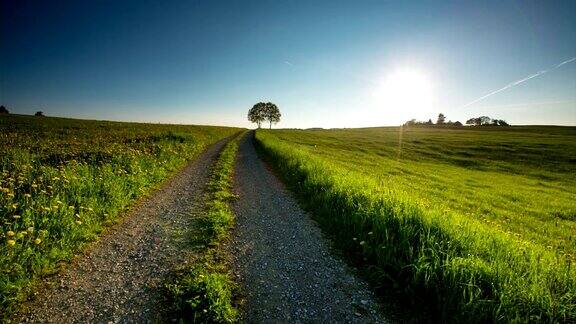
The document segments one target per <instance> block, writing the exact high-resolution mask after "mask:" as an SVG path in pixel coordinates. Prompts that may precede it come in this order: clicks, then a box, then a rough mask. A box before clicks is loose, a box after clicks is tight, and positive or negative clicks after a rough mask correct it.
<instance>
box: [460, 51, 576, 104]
mask: <svg viewBox="0 0 576 324" xmlns="http://www.w3.org/2000/svg"><path fill="white" fill-rule="evenodd" d="M574 61H576V57H573V58H570V59H567V60H566V61H563V62H561V63H559V64H556V65H554V66H553V67H551V68H549V69H547V70H542V71H538V72H536V73H534V74H531V75H529V76H527V77H525V78H522V79H520V80H517V81H514V82H512V83H509V84H507V85H506V86H504V87H503V88H500V89H498V90H494V91H492V92H490V93H487V94H485V95H483V96H482V97H480V98H477V99H474V100H472V101H470V102H469V103H467V104H465V105H464V106H461V107H460V108H459V109H462V108H466V107H469V106H471V105H473V104H475V103H477V102H478V101H481V100H484V99H486V98H488V97H490V96H493V95H495V94H497V93H499V92H502V91H504V90H507V89H510V88H512V87H515V86H517V85H519V84H521V83H524V82H526V81H528V80H530V79H534V78H536V77H539V76H541V75H542V74H545V73H548V72H550V71H552V70H556V69H557V68H559V67H561V66H562V65H564V64H568V63H570V62H574Z"/></svg>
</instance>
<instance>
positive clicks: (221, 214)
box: [167, 134, 244, 323]
mask: <svg viewBox="0 0 576 324" xmlns="http://www.w3.org/2000/svg"><path fill="white" fill-rule="evenodd" d="M242 136H244V134H240V135H239V136H237V137H236V138H235V139H233V140H231V141H230V142H229V143H228V144H226V146H225V147H224V148H223V150H222V152H221V153H220V155H219V157H218V160H217V161H216V163H215V165H214V168H213V170H212V172H211V175H210V180H209V181H210V182H209V183H208V186H207V188H208V189H207V197H206V210H205V214H204V216H203V217H202V219H201V220H200V227H201V231H200V234H199V237H195V238H194V240H195V241H196V242H200V243H201V244H204V245H205V246H207V247H208V250H207V251H205V252H204V254H203V255H202V256H200V257H199V258H198V259H196V260H194V262H193V263H192V265H191V266H187V267H186V268H184V269H181V270H180V271H179V274H178V275H177V278H176V279H175V281H174V282H172V283H170V284H168V285H167V288H168V293H169V296H170V299H171V301H172V303H173V305H172V306H173V307H174V308H175V311H176V312H177V317H178V318H179V320H180V321H181V322H193V323H197V322H198V323H205V322H218V323H229V322H235V321H236V320H237V319H238V311H237V309H236V308H235V307H234V306H233V301H232V299H233V295H234V290H235V289H236V285H235V283H234V282H233V280H232V278H231V276H230V274H229V270H228V267H227V265H226V262H225V258H226V257H225V255H224V252H223V251H221V249H218V246H219V244H220V243H221V242H222V240H223V239H224V238H226V237H227V235H228V233H229V230H230V229H231V228H232V226H233V223H234V215H233V213H232V209H231V208H230V205H229V202H230V200H231V199H234V197H235V195H234V194H233V193H232V178H233V173H234V165H235V161H236V152H237V150H238V141H239V139H240V138H241V137H242Z"/></svg>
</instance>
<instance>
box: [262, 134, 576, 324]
mask: <svg viewBox="0 0 576 324" xmlns="http://www.w3.org/2000/svg"><path fill="white" fill-rule="evenodd" d="M256 138H257V139H256V142H257V144H258V146H259V147H260V149H261V151H262V152H263V153H264V155H265V156H266V157H267V158H268V159H269V161H271V163H272V164H273V165H274V166H275V168H277V170H278V171H279V173H280V174H281V175H282V176H283V178H284V179H285V181H286V182H287V183H288V184H289V185H290V186H291V187H292V189H293V190H294V191H295V192H296V193H297V194H298V196H299V197H300V198H301V199H302V201H303V203H304V204H305V205H306V206H307V207H308V208H309V209H310V210H311V211H312V212H313V213H314V215H315V217H316V218H317V220H318V221H319V223H320V224H321V226H323V227H324V228H325V229H326V230H327V231H328V232H329V233H332V234H333V236H334V238H335V240H336V242H337V245H339V246H340V247H342V248H344V249H345V250H347V251H349V252H351V254H352V255H354V257H353V258H354V259H355V260H356V261H358V262H359V265H360V266H361V267H362V268H364V269H365V270H366V271H365V272H366V273H367V274H368V275H369V276H370V277H371V278H372V281H373V282H374V283H375V285H376V286H381V287H382V288H388V287H390V286H393V287H395V288H396V290H398V291H400V292H401V293H402V294H404V295H405V296H406V297H407V300H412V301H413V302H414V301H420V302H422V303H430V302H432V307H431V309H429V310H427V311H428V312H432V313H433V316H436V317H437V318H438V319H443V320H452V321H454V320H456V321H458V320H470V319H471V318H473V319H475V320H476V321H479V322H481V321H486V320H489V321H502V320H504V321H510V320H514V319H519V320H522V321H526V320H551V321H555V320H575V319H576V270H575V269H574V266H573V265H572V264H573V263H574V261H575V260H576V128H574V127H511V128H498V127H495V128H492V127H484V128H452V129H450V128H425V127H413V128H404V129H401V128H397V127H389V128H366V129H343V130H309V131H302V130H278V131H265V130H259V131H258V132H257V136H256Z"/></svg>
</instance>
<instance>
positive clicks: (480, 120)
mask: <svg viewBox="0 0 576 324" xmlns="http://www.w3.org/2000/svg"><path fill="white" fill-rule="evenodd" d="M432 125H434V126H456V127H460V126H464V125H462V123H461V122H459V121H455V122H453V121H451V120H448V121H446V116H445V115H444V114H442V113H440V114H439V115H438V118H437V119H436V123H434V122H432V119H428V121H418V120H416V119H410V120H409V121H407V122H406V123H404V126H432ZM466 125H470V126H510V124H508V123H507V122H506V121H505V120H503V119H492V118H490V117H488V116H481V117H477V118H470V119H468V120H467V121H466Z"/></svg>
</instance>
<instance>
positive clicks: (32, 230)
mask: <svg viewBox="0 0 576 324" xmlns="http://www.w3.org/2000/svg"><path fill="white" fill-rule="evenodd" d="M26 231H27V232H28V233H29V234H32V233H34V227H32V226H30V227H28V229H27V230H26Z"/></svg>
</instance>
